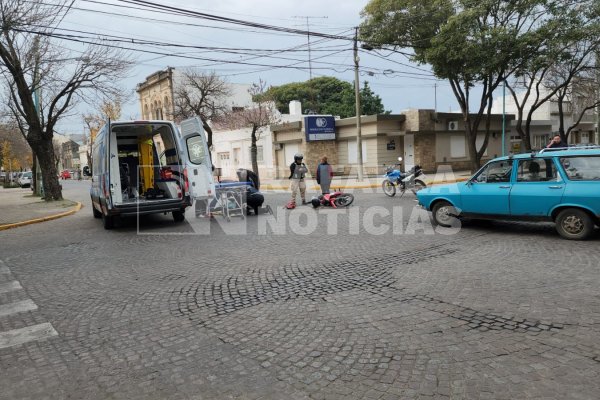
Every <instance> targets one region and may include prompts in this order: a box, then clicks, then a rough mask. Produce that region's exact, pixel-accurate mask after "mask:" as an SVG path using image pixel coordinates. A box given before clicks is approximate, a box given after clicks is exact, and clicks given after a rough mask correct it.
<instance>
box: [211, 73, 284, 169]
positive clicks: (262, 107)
mask: <svg viewBox="0 0 600 400" xmlns="http://www.w3.org/2000/svg"><path fill="white" fill-rule="evenodd" d="M267 89H268V88H267V85H266V82H264V81H263V80H260V81H259V82H258V83H253V84H252V86H251V87H250V89H248V93H250V95H251V96H252V99H253V100H254V104H253V105H252V106H250V107H247V108H245V109H243V110H240V111H236V112H232V113H230V114H228V115H226V116H225V117H223V118H222V119H221V120H220V121H219V122H220V124H223V125H224V126H226V127H228V128H230V129H241V128H250V140H251V141H250V158H251V160H252V170H253V171H254V173H255V174H256V175H259V172H258V160H257V157H256V155H257V153H258V149H257V146H256V142H257V141H258V140H259V139H260V135H261V133H262V132H263V131H264V128H266V127H268V126H269V125H272V124H276V123H278V122H279V113H278V111H277V108H276V106H275V101H273V99H272V98H270V97H269V96H268V95H266V94H265V92H266V90H267Z"/></svg>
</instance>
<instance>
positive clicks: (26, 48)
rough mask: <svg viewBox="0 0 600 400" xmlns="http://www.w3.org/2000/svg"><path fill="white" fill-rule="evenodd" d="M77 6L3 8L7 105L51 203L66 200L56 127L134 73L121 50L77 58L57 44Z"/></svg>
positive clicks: (11, 0)
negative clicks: (82, 103) (65, 21)
mask: <svg viewBox="0 0 600 400" xmlns="http://www.w3.org/2000/svg"><path fill="white" fill-rule="evenodd" d="M72 3H73V2H72V1H70V0H57V1H54V2H42V1H30V0H6V1H4V0H3V1H2V2H0V15H1V17H2V30H1V31H0V71H1V72H2V79H3V81H4V84H5V92H4V95H5V97H6V98H5V104H8V106H9V108H10V110H11V113H12V118H13V120H14V121H15V122H16V124H17V125H18V127H19V130H20V131H21V133H22V134H23V135H24V136H25V138H26V139H27V142H28V143H29V145H30V146H31V148H32V150H33V151H34V152H35V154H36V156H37V158H38V160H39V164H40V169H41V172H42V183H43V187H44V195H45V199H46V200H59V199H62V191H61V187H60V185H59V183H58V178H57V176H58V173H57V172H58V171H57V169H56V165H55V164H54V159H55V155H54V148H53V145H52V139H53V135H54V128H55V126H56V124H57V123H58V122H59V120H60V119H61V118H62V117H64V116H65V115H67V114H68V112H69V111H70V110H71V109H72V107H73V106H74V105H75V103H76V102H77V101H86V100H88V99H89V98H90V97H87V95H89V94H98V93H103V94H105V95H107V96H110V95H111V94H112V93H114V87H115V83H116V82H118V80H119V79H120V78H121V77H123V76H124V73H125V72H126V70H127V69H128V67H129V63H128V62H127V60H126V59H125V55H124V53H123V52H121V51H120V50H118V49H114V48H110V47H105V46H99V45H95V44H90V45H86V46H85V47H84V48H83V49H82V51H80V50H78V51H77V52H75V51H69V50H68V49H66V48H65V47H64V45H61V43H58V39H54V37H56V36H57V35H58V33H57V32H56V27H57V26H58V25H59V24H60V22H61V21H62V20H63V18H64V16H65V15H66V14H67V13H68V12H69V10H70V8H71V5H72ZM40 92H42V95H41V96H37V94H39V93H40Z"/></svg>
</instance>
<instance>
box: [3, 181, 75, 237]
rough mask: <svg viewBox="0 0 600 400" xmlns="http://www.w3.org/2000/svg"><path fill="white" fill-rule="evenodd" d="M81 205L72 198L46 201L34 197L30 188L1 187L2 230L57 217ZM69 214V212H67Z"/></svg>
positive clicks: (73, 210)
mask: <svg viewBox="0 0 600 400" xmlns="http://www.w3.org/2000/svg"><path fill="white" fill-rule="evenodd" d="M80 206H81V205H80V204H79V203H76V202H73V201H71V200H62V201H53V202H49V203H47V202H45V201H43V200H41V199H40V198H39V197H34V196H33V195H32V191H31V189H29V188H25V189H20V188H19V189H4V188H3V187H0V231H1V230H4V229H8V228H13V227H16V226H21V225H27V224H30V223H34V222H42V221H45V220H50V219H55V218H58V217H60V216H64V214H65V213H72V212H75V211H76V210H78V209H79V207H80ZM67 215H68V214H67Z"/></svg>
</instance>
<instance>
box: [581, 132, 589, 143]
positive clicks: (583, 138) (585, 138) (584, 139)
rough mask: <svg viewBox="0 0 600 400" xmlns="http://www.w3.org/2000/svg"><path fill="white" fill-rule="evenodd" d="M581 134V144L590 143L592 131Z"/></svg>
mask: <svg viewBox="0 0 600 400" xmlns="http://www.w3.org/2000/svg"><path fill="white" fill-rule="evenodd" d="M580 135H581V138H580V142H581V144H588V143H590V133H589V132H581V133H580Z"/></svg>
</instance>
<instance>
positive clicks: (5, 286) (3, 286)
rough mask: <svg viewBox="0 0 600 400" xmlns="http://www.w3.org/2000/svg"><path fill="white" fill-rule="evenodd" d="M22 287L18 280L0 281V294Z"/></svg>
mask: <svg viewBox="0 0 600 400" xmlns="http://www.w3.org/2000/svg"><path fill="white" fill-rule="evenodd" d="M19 289H23V287H21V284H20V283H19V281H12V282H6V283H0V294H2V293H8V292H12V291H13V290H19Z"/></svg>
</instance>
